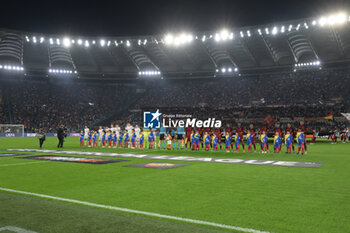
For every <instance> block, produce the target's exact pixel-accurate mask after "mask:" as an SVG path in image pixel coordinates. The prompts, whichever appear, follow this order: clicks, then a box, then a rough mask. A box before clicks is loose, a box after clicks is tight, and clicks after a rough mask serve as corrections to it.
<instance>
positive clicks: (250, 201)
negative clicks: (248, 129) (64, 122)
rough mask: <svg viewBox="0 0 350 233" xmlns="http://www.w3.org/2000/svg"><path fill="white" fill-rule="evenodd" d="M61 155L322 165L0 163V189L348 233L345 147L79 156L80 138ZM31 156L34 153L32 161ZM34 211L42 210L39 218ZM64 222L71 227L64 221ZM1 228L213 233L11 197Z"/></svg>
mask: <svg viewBox="0 0 350 233" xmlns="http://www.w3.org/2000/svg"><path fill="white" fill-rule="evenodd" d="M56 145H57V139H56V138H48V139H47V141H46V142H45V144H44V149H57V148H56ZM7 148H38V142H37V139H34V138H0V149H7ZM64 150H80V151H102V152H120V153H150V154H161V155H181V156H185V155H186V156H202V157H221V158H226V157H227V158H247V159H263V160H288V161H309V162H321V163H323V165H322V166H321V167H320V168H300V167H277V166H262V165H246V164H217V163H204V162H187V161H186V162H184V163H188V164H189V165H188V166H184V167H180V168H175V169H170V170H158V169H146V168H132V167H124V166H125V165H128V164H135V163H142V162H149V161H152V160H147V159H129V158H128V159H127V160H129V161H127V162H122V163H111V164H104V165H91V164H77V163H62V162H44V163H37V164H28V165H18V166H7V167H5V166H1V165H2V164H12V163H24V162H32V161H30V160H24V159H16V158H14V157H0V177H1V178H0V187H5V188H10V189H16V190H22V191H28V192H34V193H40V194H47V195H52V196H59V197H65V198H71V199H76V200H81V201H88V202H94V203H99V204H106V205H112V206H118V207H125V208H130V209H136V210H144V211H150V212H156V213H161V214H167V215H172V216H179V217H185V218H192V219H198V220H204V221H210V222H216V223H222V224H227V225H233V226H239V227H246V228H253V229H257V230H265V231H270V232H293V233H294V232H317V233H319V232H320V233H322V232H324V233H326V232H327V233H328V232H350V223H349V221H348V220H349V219H350V173H349V171H350V153H349V151H350V144H349V143H347V144H342V143H339V144H337V145H330V144H328V143H319V144H315V145H308V154H307V155H303V156H297V155H295V154H291V155H286V154H284V153H281V154H274V153H269V154H260V153H249V154H248V153H226V152H204V151H177V150H175V151H166V150H130V149H101V148H80V147H79V142H78V138H67V142H66V144H65V148H64ZM270 150H271V148H270ZM33 154H40V153H30V155H33ZM46 154H47V153H46ZM75 156H76V155H75ZM89 157H92V156H89ZM33 161H34V160H33ZM157 161H160V160H157ZM8 200H14V201H13V202H9V201H8ZM41 206H44V207H41ZM2 208H3V209H4V211H3V209H2ZM21 209H23V212H28V213H30V211H29V210H30V209H33V210H34V209H35V211H33V214H28V215H25V216H26V217H25V218H24V219H22V218H23V216H22V217H18V218H16V217H15V216H16V214H18V213H20V212H21V211H20V210H21ZM37 209H38V211H40V210H41V212H40V213H37ZM56 209H60V211H59V212H58V213H57V214H58V217H57V218H58V220H57V221H58V222H57V225H55V224H52V223H51V221H50V219H51V218H53V219H54V218H56V217H55V214H56V212H55V210H56ZM50 210H51V211H50ZM52 211H53V213H51V212H52ZM45 213H46V214H45ZM47 213H50V214H52V215H50V214H47ZM41 215H43V216H46V215H47V218H49V219H46V218H44V220H43V221H39V220H38V218H36V216H41ZM70 215H72V219H74V221H73V220H69V219H71V218H68V217H65V216H70ZM97 215H98V216H99V217H96V218H97V219H98V220H99V222H100V221H102V222H103V221H104V220H105V219H108V220H107V222H108V223H115V224H112V225H110V224H101V225H96V227H97V229H98V230H96V228H94V226H95V224H94V223H95V220H90V221H89V219H93V217H94V216H97ZM50 216H51V217H50ZM79 216H81V217H79ZM45 224H46V225H45ZM2 225H15V226H18V227H23V228H26V227H28V226H30V229H31V230H37V231H40V232H62V230H61V229H62V228H59V227H62V226H64V225H69V230H67V231H65V232H90V231H91V232H97V231H98V232H117V230H115V231H113V227H115V229H118V230H120V232H167V230H168V232H205V231H215V230H217V229H215V228H211V227H204V226H197V225H193V224H185V223H180V222H175V221H165V220H160V219H155V218H148V217H141V216H136V215H128V214H124V213H117V212H114V211H106V210H101V209H95V208H90V207H83V206H79V205H72V204H65V203H61V202H56V201H49V200H42V199H39V198H34V197H25V196H21V195H14V194H8V193H0V227H1V226H2ZM75 226H76V228H74V227H75ZM158 226H159V228H157V227H158ZM104 227H105V228H104ZM111 227H112V228H111Z"/></svg>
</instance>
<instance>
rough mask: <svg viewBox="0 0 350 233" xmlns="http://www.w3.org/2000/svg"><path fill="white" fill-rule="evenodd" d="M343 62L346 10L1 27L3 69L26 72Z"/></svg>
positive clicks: (196, 71) (238, 68)
mask: <svg viewBox="0 0 350 233" xmlns="http://www.w3.org/2000/svg"><path fill="white" fill-rule="evenodd" d="M347 62H350V17H349V15H347V14H343V13H338V14H335V15H329V16H325V17H321V18H317V19H316V18H308V19H299V20H293V21H288V22H279V23H275V24H269V25H258V26H253V27H244V28H236V29H222V30H219V31H217V32H201V33H197V34H192V33H189V32H184V33H179V34H167V35H154V36H152V35H151V36H140V37H94V38H92V37H84V36H65V35H63V36H62V35H45V34H41V33H27V32H20V31H13V30H7V29H0V71H5V70H7V71H9V72H10V71H11V72H23V73H25V74H26V75H47V76H55V75H63V76H64V75H67V76H68V75H76V76H79V77H82V78H96V77H98V78H113V79H120V78H127V79H135V78H137V77H140V76H141V77H142V76H146V77H147V76H148V77H152V76H155V77H161V76H164V77H191V76H208V77H213V76H222V75H235V74H239V73H244V72H258V71H260V70H273V69H288V70H294V69H295V70H297V69H304V68H318V67H319V66H321V65H326V64H334V63H347ZM5 68H6V69H5ZM1 73H2V72H1Z"/></svg>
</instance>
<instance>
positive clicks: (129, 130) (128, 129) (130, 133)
mask: <svg viewBox="0 0 350 233" xmlns="http://www.w3.org/2000/svg"><path fill="white" fill-rule="evenodd" d="M133 129H134V127H133V126H132V125H131V124H130V123H128V124H126V127H125V130H126V131H127V132H128V134H129V136H130V135H132V130H133ZM128 147H129V148H131V143H129V145H128Z"/></svg>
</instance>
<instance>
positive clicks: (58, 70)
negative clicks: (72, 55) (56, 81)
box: [49, 69, 78, 75]
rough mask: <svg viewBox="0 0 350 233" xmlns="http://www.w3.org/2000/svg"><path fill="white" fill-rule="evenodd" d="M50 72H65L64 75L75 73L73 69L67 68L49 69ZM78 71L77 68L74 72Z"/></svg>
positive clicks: (55, 73) (54, 73)
mask: <svg viewBox="0 0 350 233" xmlns="http://www.w3.org/2000/svg"><path fill="white" fill-rule="evenodd" d="M49 73H50V74H53V75H57V74H59V75H60V74H63V75H67V74H73V70H66V69H49ZM77 73H78V72H77V71H76V70H75V71H74V74H77Z"/></svg>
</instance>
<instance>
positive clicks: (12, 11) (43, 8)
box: [0, 0, 350, 36]
mask: <svg viewBox="0 0 350 233" xmlns="http://www.w3.org/2000/svg"><path fill="white" fill-rule="evenodd" d="M346 9H348V11H346ZM339 10H345V12H347V13H349V11H350V1H349V0H312V1H307V0H304V1H293V0H290V1H268V0H256V1H252V0H241V1H228V0H226V1H224V0H216V1H204V0H203V1H194V0H193V1H191V0H188V1H174V0H173V1H166V0H163V1H147V0H144V1H131V0H124V1H113V2H103V1H96V0H95V1H85V2H73V1H71V2H68V3H65V2H63V1H47V3H46V4H43V3H34V1H27V2H26V3H21V2H20V1H9V0H7V1H3V2H1V8H0V27H1V28H7V29H16V30H22V31H28V32H40V33H51V34H64V35H72V36H73V35H83V36H84V35H86V36H138V35H150V34H165V33H168V32H180V31H189V32H196V31H216V30H220V29H221V28H224V27H228V28H229V27H242V26H254V25H258V24H265V23H274V22H279V21H284V20H292V19H298V18H307V17H312V16H321V15H325V14H329V13H332V12H338V11H339Z"/></svg>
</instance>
